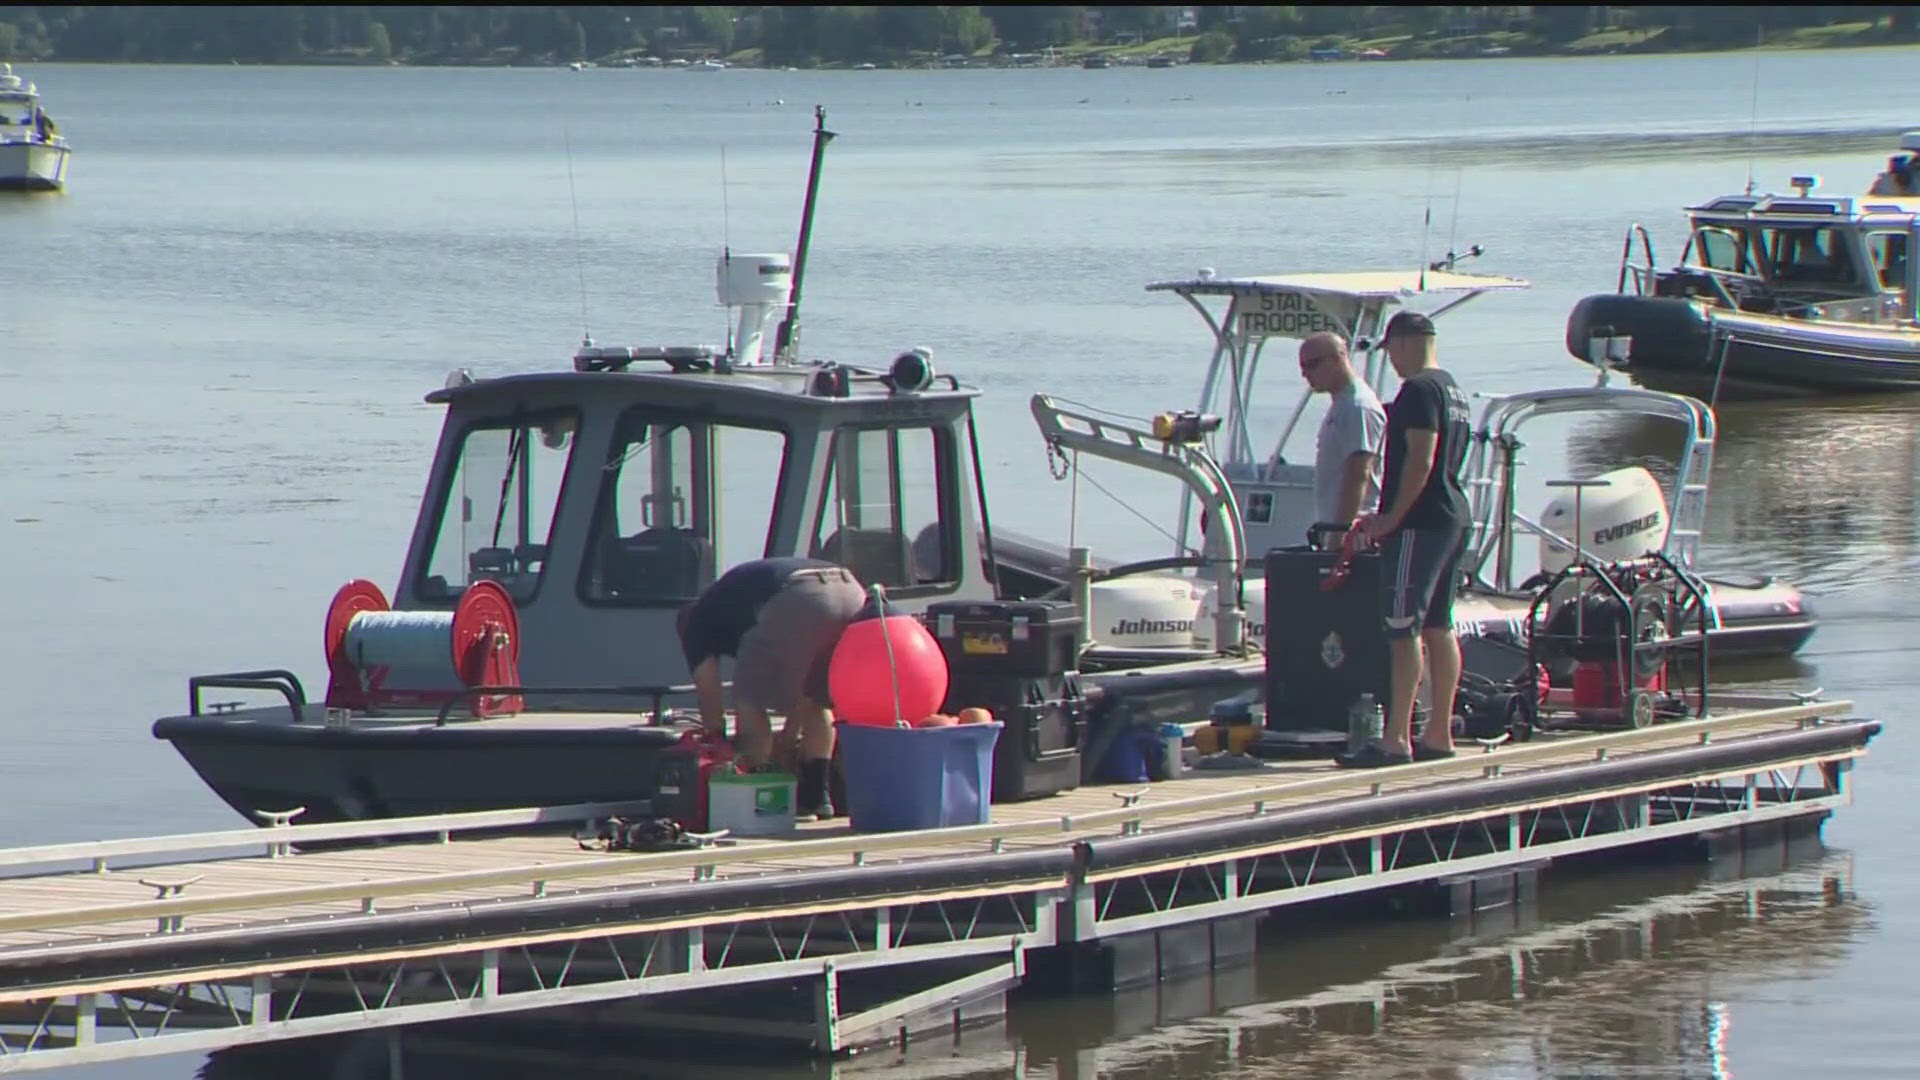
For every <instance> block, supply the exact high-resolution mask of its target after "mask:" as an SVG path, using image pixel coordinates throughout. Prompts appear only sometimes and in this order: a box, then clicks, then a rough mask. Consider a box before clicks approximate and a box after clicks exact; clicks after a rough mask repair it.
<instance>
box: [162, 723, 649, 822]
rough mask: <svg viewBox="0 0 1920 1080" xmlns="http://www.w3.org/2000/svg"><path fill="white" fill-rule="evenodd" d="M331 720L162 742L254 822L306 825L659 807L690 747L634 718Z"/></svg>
mask: <svg viewBox="0 0 1920 1080" xmlns="http://www.w3.org/2000/svg"><path fill="white" fill-rule="evenodd" d="M322 713H323V710H322V708H321V707H320V706H318V705H308V706H307V710H306V715H305V717H304V718H303V720H302V722H300V723H297V724H296V723H294V722H292V718H291V717H290V716H289V715H288V710H287V708H286V707H285V706H276V707H274V708H271V709H266V708H262V709H250V710H240V711H236V712H232V713H221V714H217V715H207V714H202V715H199V716H171V717H166V718H164V719H161V720H159V721H156V722H155V723H154V726H153V734H154V736H155V737H156V738H160V739H165V740H166V741H168V742H170V743H172V744H173V747H174V749H175V750H177V751H179V753H180V756H181V757H183V758H185V759H186V761H187V764H188V765H190V766H192V768H193V770H194V772H196V773H198V774H199V775H200V778H201V779H202V780H203V781H205V782H206V784H207V786H208V787H210V788H212V789H213V791H214V793H215V794H217V795H219V796H220V798H221V799H222V800H224V801H225V802H226V803H227V805H229V806H231V807H233V808H234V809H235V810H237V811H239V812H240V813H241V814H242V815H245V816H246V817H248V818H249V819H252V820H253V821H255V823H260V819H259V814H258V812H261V811H265V812H271V813H281V812H285V811H287V810H291V809H294V808H296V807H304V808H305V810H304V812H303V813H301V814H300V815H299V817H298V818H297V820H298V821H299V822H301V823H302V824H309V823H316V822H330V821H359V820H367V819H372V818H390V817H408V816H413V815H418V814H443V813H459V812H465V811H476V810H504V809H512V808H516V807H524V806H559V805H565V804H569V803H581V802H618V801H624V800H631V799H645V798H650V797H652V794H653V791H652V775H653V769H652V759H653V757H654V755H656V754H657V753H659V752H660V751H661V750H662V749H664V748H666V747H668V746H670V745H672V744H673V743H674V742H675V741H676V740H677V739H678V737H679V732H678V731H676V730H674V729H671V728H665V727H646V726H641V725H635V724H633V723H632V718H631V717H630V716H628V717H619V718H611V717H610V718H608V720H607V722H606V723H605V724H604V725H603V726H591V725H580V726H556V725H554V724H551V723H542V722H541V718H540V717H538V716H534V717H531V718H511V717H509V718H501V719H498V720H487V721H473V722H466V723H451V724H448V725H446V726H444V727H435V726H434V725H433V723H432V721H431V719H428V720H426V721H424V722H411V723H394V722H384V723H383V722H379V721H368V722H363V723H358V724H356V725H354V726H350V727H329V726H327V725H326V723H325V722H324V716H323V715H322Z"/></svg>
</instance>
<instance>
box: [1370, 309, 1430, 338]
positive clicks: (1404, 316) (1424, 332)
mask: <svg viewBox="0 0 1920 1080" xmlns="http://www.w3.org/2000/svg"><path fill="white" fill-rule="evenodd" d="M1400 334H1411V335H1414V336H1416V337H1432V336H1433V320H1432V319H1429V318H1427V317H1426V316H1425V315H1422V314H1420V313H1419V312H1417V311H1402V312H1400V313H1398V314H1396V315H1395V316H1394V317H1393V318H1391V319H1388V320H1387V332H1386V333H1384V334H1382V335H1380V337H1381V340H1383V341H1388V340H1392V339H1393V338H1394V337H1395V336H1397V335H1400Z"/></svg>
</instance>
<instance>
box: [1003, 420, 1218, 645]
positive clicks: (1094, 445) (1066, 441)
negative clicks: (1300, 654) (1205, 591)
mask: <svg viewBox="0 0 1920 1080" xmlns="http://www.w3.org/2000/svg"><path fill="white" fill-rule="evenodd" d="M1031 408H1032V410H1033V419H1034V422H1035V423H1037V424H1039V425H1040V435H1041V437H1042V438H1044V439H1046V440H1047V442H1048V443H1050V444H1052V445H1054V446H1057V447H1059V448H1060V449H1062V450H1074V451H1077V452H1079V453H1082V454H1090V455H1092V456H1094V457H1102V458H1106V459H1107V460H1109V461H1117V462H1120V463H1121V464H1123V465H1132V466H1135V467H1136V468H1142V469H1151V470H1152V471H1154V472H1158V473H1164V474H1166V475H1168V476H1171V477H1173V478H1174V479H1176V480H1179V481H1180V482H1181V483H1182V484H1183V485H1185V486H1186V490H1187V491H1188V492H1190V493H1192V494H1193V495H1194V496H1195V497H1197V498H1198V499H1199V500H1200V504H1201V505H1202V506H1203V507H1205V508H1206V510H1207V512H1208V513H1209V514H1210V515H1212V517H1211V520H1212V521H1213V523H1214V524H1215V526H1216V527H1215V528H1211V529H1208V530H1207V531H1206V534H1205V539H1206V545H1207V547H1206V551H1205V553H1204V554H1205V557H1206V558H1205V563H1204V565H1203V566H1202V567H1201V570H1200V575H1201V577H1203V578H1205V579H1206V580H1208V581H1210V582H1212V583H1213V587H1214V590H1215V591H1214V596H1215V597H1217V598H1219V599H1218V600H1217V601H1216V603H1215V613H1214V620H1215V623H1214V639H1213V640H1214V642H1215V643H1216V647H1217V648H1218V649H1219V650H1220V651H1222V652H1229V651H1233V650H1236V649H1238V648H1240V646H1241V645H1242V643H1243V642H1244V629H1245V622H1246V614H1245V612H1244V610H1243V609H1242V606H1241V597H1240V575H1241V567H1242V560H1243V559H1244V558H1245V553H1246V547H1247V538H1246V532H1245V529H1244V527H1243V525H1242V523H1241V520H1240V504H1239V503H1238V502H1237V501H1236V500H1235V499H1234V497H1233V486H1232V485H1231V484H1229V483H1228V482H1227V478H1226V476H1225V474H1223V473H1222V472H1221V471H1220V466H1219V465H1218V464H1217V463H1215V462H1214V460H1213V458H1212V457H1210V456H1208V454H1207V452H1206V451H1205V450H1204V449H1202V448H1201V447H1200V446H1198V445H1195V444H1191V443H1185V442H1175V441H1171V440H1166V439H1161V438H1159V437H1157V436H1155V435H1154V434H1153V433H1152V432H1150V431H1142V430H1140V429H1139V428H1135V427H1129V426H1127V425H1125V424H1116V423H1114V422H1113V421H1111V420H1103V419H1100V418H1098V417H1094V416H1088V415H1086V414H1085V413H1078V412H1073V411H1071V410H1068V409H1063V408H1061V407H1060V406H1059V405H1057V404H1055V403H1054V400H1053V399H1052V398H1050V397H1048V396H1047V395H1045V394H1035V395H1034V396H1033V400H1032V403H1031ZM1085 614H1086V613H1084V612H1083V613H1082V616H1083V617H1084V616H1085Z"/></svg>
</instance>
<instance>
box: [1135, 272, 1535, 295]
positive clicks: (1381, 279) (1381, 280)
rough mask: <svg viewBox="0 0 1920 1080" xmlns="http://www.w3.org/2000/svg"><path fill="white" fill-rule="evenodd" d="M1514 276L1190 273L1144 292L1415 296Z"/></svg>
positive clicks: (1475, 287)
mask: <svg viewBox="0 0 1920 1080" xmlns="http://www.w3.org/2000/svg"><path fill="white" fill-rule="evenodd" d="M1527 287H1528V285H1527V282H1525V281H1522V280H1520V279H1519V278H1510V277H1498V276H1495V275H1492V274H1462V273H1460V272H1458V271H1454V270H1427V271H1425V272H1422V271H1420V270H1417V269H1416V270H1362V271H1358V272H1355V273H1346V274H1279V275H1275V276H1271V277H1247V278H1223V277H1196V278H1188V279H1185V280H1181V281H1156V282H1154V283H1152V284H1151V285H1148V286H1147V291H1148V292H1162V291H1170V292H1181V293H1192V294H1194V295H1198V296H1234V295H1244V294H1248V293H1294V292H1311V293H1321V294H1324V295H1337V296H1350V297H1355V298H1360V299H1367V298H1375V297H1386V296H1415V295H1418V294H1420V293H1441V292H1486V291H1488V290H1492V289H1524V288H1527Z"/></svg>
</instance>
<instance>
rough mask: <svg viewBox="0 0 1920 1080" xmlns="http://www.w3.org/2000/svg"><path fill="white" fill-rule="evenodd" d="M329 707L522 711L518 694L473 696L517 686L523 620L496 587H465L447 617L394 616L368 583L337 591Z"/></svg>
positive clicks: (330, 630) (330, 628) (330, 627)
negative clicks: (454, 704) (454, 706)
mask: <svg viewBox="0 0 1920 1080" xmlns="http://www.w3.org/2000/svg"><path fill="white" fill-rule="evenodd" d="M325 646H326V651H327V672H328V681H327V707H328V708H330V709H360V710H374V709H383V708H385V709H402V708H433V709H437V708H439V707H440V706H442V705H445V704H446V703H447V702H449V701H452V700H456V699H461V700H465V701H466V702H467V703H468V705H467V707H468V710H469V712H470V714H471V715H473V716H475V717H486V716H498V715H501V714H505V713H514V712H518V711H519V710H520V708H521V706H522V701H521V698H520V695H518V694H474V693H470V692H469V691H470V689H471V688H473V687H476V686H518V685H519V683H520V616H519V613H518V612H517V611H516V610H515V609H514V606H513V597H511V596H509V595H508V594H507V591H506V590H505V589H503V588H501V587H500V585H499V584H498V583H496V582H492V581H485V580H482V581H476V582H473V583H472V584H470V585H468V586H467V587H466V589H465V591H464V592H463V593H462V595H461V597H460V603H459V604H458V605H457V606H455V607H454V609H453V611H452V612H451V613H450V614H449V613H447V612H437V611H406V612H396V611H394V610H393V609H392V606H391V605H389V604H388V603H387V597H386V594H385V593H383V592H381V591H380V587H379V586H378V585H375V584H374V583H373V582H371V581H366V580H363V579H356V580H353V581H349V582H347V583H346V584H345V585H342V586H341V587H340V591H339V592H337V593H335V594H334V595H333V603H332V604H331V605H330V606H329V607H328V608H327V623H326V638H325Z"/></svg>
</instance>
